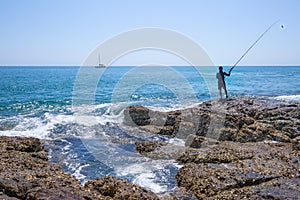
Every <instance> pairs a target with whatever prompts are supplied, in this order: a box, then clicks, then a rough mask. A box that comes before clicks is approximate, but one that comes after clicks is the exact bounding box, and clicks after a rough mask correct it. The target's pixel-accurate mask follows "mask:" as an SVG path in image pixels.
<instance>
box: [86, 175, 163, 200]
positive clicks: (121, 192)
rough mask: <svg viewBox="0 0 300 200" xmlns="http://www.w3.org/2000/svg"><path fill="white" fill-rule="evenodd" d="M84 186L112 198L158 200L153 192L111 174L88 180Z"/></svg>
mask: <svg viewBox="0 0 300 200" xmlns="http://www.w3.org/2000/svg"><path fill="white" fill-rule="evenodd" d="M85 188H86V189H88V190H91V191H96V193H97V194H99V195H101V196H106V197H111V198H112V199H137V200H138V199H153V200H158V197H157V196H156V195H155V194H154V193H153V192H151V191H149V190H146V189H144V188H142V187H139V186H135V185H133V184H131V183H128V182H127V181H125V180H122V179H118V178H115V177H112V176H106V177H103V178H101V179H96V180H92V181H89V182H87V183H86V184H85Z"/></svg>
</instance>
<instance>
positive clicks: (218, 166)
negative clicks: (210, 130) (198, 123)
mask: <svg viewBox="0 0 300 200" xmlns="http://www.w3.org/2000/svg"><path fill="white" fill-rule="evenodd" d="M299 156H300V155H299V153H298V152H296V151H293V150H292V145H291V144H288V143H264V142H261V143H236V142H220V144H219V145H217V146H213V147H212V148H210V149H203V150H198V151H195V150H194V151H190V152H187V153H186V154H184V155H183V156H182V157H180V158H179V159H178V160H179V161H181V162H183V163H186V164H185V165H184V167H182V168H181V169H180V170H179V172H178V174H177V175H176V179H177V181H178V185H179V186H180V187H185V188H186V189H187V191H190V192H192V193H193V194H194V195H196V196H197V197H198V198H199V199H203V198H205V199H206V198H208V197H212V198H216V199H219V198H221V197H222V196H223V194H224V192H227V193H228V195H229V193H230V191H231V192H232V191H234V193H233V194H238V195H237V196H236V197H237V198H240V197H243V196H245V195H246V196H251V195H255V194H256V193H254V192H253V193H252V192H251V190H247V189H245V188H248V187H250V186H253V187H254V188H255V190H253V191H263V190H264V189H265V187H269V188H271V187H273V186H272V184H273V183H274V182H276V181H278V180H281V179H286V180H294V179H295V178H296V180H298V179H300V168H299V164H300V163H299ZM297 184H299V180H298V181H297ZM279 188H280V187H279ZM245 191H247V192H245ZM270 191H271V190H270ZM277 193H278V192H277V191H273V192H272V193H271V194H270V195H271V196H272V195H274V196H277V197H279V198H280V199H284V198H287V197H288V195H285V193H284V192H283V191H282V192H280V195H279V194H277ZM293 193H294V194H296V193H297V196H299V194H300V192H299V191H297V190H295V189H294V190H293ZM229 197H231V198H233V197H234V196H233V195H231V196H230V195H229ZM229 197H228V198H229ZM229 199H230V198H229Z"/></svg>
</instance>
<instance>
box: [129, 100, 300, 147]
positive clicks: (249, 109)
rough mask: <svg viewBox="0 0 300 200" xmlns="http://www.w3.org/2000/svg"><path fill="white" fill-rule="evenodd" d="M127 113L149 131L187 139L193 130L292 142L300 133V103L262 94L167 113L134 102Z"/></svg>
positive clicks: (241, 139)
mask: <svg viewBox="0 0 300 200" xmlns="http://www.w3.org/2000/svg"><path fill="white" fill-rule="evenodd" d="M124 113H125V115H124V116H125V121H131V122H133V124H135V125H137V126H139V127H140V128H141V129H143V130H145V131H148V132H150V133H155V134H161V135H167V136H170V137H178V138H183V139H185V138H187V137H188V136H189V135H190V134H192V135H197V136H204V137H211V138H214V139H219V140H228V141H236V142H257V141H263V140H275V141H282V142H291V141H290V140H291V139H293V138H295V137H297V136H299V135H300V103H292V104H291V103H287V102H279V101H275V100H267V99H261V98H252V97H236V98H232V99H228V100H227V101H225V102H222V101H209V102H205V103H201V104H199V105H197V106H195V107H193V108H188V109H183V110H177V111H171V112H166V113H164V112H159V111H152V110H149V109H147V108H144V107H142V106H130V107H128V108H126V110H125V112H124ZM218 126H220V127H218ZM209 129H210V130H211V132H210V133H209Z"/></svg>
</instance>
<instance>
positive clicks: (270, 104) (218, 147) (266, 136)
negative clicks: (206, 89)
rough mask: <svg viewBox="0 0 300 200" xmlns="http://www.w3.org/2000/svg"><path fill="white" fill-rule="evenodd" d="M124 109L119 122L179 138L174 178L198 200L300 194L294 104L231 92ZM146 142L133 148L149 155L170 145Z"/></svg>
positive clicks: (299, 124)
mask: <svg viewBox="0 0 300 200" xmlns="http://www.w3.org/2000/svg"><path fill="white" fill-rule="evenodd" d="M141 110H143V116H145V115H147V113H148V115H147V116H148V117H147V123H146V122H143V118H139V117H138V116H139V114H138V113H139V111H141ZM124 113H125V115H124V116H125V121H130V120H131V123H133V122H134V123H133V124H135V125H137V126H138V127H140V128H141V129H142V130H144V131H148V132H149V133H152V134H161V135H167V136H168V137H175V136H176V137H178V138H182V139H184V140H185V150H184V151H182V152H181V153H179V154H178V155H177V157H176V160H177V161H178V162H179V163H182V164H184V166H183V167H182V168H181V169H180V170H179V172H178V173H177V175H176V179H177V182H178V186H179V188H184V189H185V191H186V192H187V193H186V194H189V192H190V193H191V194H193V195H194V196H196V197H197V198H198V199H299V197H300V189H299V188H300V152H299V150H300V145H299V144H300V136H299V135H300V103H290V102H279V101H274V100H270V99H262V98H251V97H236V98H232V99H228V100H227V101H223V102H222V101H209V102H205V103H202V104H199V105H197V106H195V107H193V108H188V109H183V110H180V111H172V112H167V113H162V112H157V111H151V110H148V109H147V108H143V107H140V106H139V107H138V109H135V107H134V106H132V107H128V108H127V110H126V112H124ZM132 113H134V116H135V117H134V118H131V114H132ZM135 120H138V123H136V121H135ZM159 120H162V121H163V122H160V123H158V122H159ZM150 144H152V145H149V142H140V143H138V145H137V147H138V150H139V152H140V153H141V154H143V155H146V156H149V157H153V155H156V154H157V152H161V151H162V149H164V148H167V147H168V148H169V149H172V145H171V144H164V145H163V146H161V145H159V142H155V143H154V145H153V143H150ZM173 148H177V147H176V146H174V145H173ZM164 151H165V152H167V151H166V150H164ZM158 157H159V156H158ZM173 158H174V157H173ZM174 199H176V198H175V197H174Z"/></svg>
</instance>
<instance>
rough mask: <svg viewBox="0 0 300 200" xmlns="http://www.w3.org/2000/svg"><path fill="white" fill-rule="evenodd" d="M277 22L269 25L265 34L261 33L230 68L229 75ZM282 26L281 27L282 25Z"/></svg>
mask: <svg viewBox="0 0 300 200" xmlns="http://www.w3.org/2000/svg"><path fill="white" fill-rule="evenodd" d="M278 22H279V20H277V21H275V22H274V23H273V24H271V26H269V27H268V28H267V29H266V30H265V32H263V33H262V34H261V35H260V36H259V37H258V38H257V39H256V40H255V42H254V43H253V44H252V45H251V46H250V47H249V48H248V49H247V51H246V52H245V53H244V54H243V55H242V56H241V57H240V58H239V59H238V61H236V63H235V64H234V65H233V66H232V67H231V68H230V70H229V74H230V73H231V71H232V70H233V68H235V67H236V65H237V64H238V63H239V62H240V61H241V60H242V59H243V58H244V57H245V56H246V54H247V53H248V52H249V51H250V50H251V49H252V48H253V47H254V46H255V45H256V43H257V42H258V41H259V40H260V39H261V38H262V37H263V36H264V35H265V34H266V33H267V32H268V31H269V30H270V29H271V28H272V27H273V26H274V25H275V24H277V23H278ZM282 26H283V25H282Z"/></svg>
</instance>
